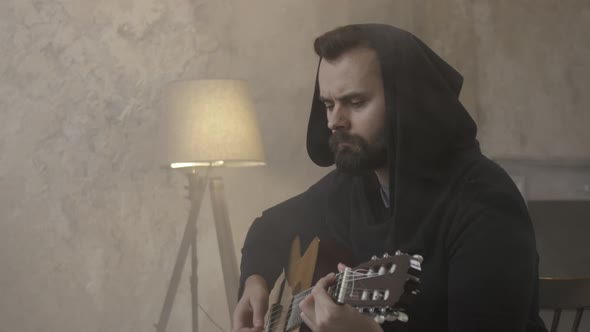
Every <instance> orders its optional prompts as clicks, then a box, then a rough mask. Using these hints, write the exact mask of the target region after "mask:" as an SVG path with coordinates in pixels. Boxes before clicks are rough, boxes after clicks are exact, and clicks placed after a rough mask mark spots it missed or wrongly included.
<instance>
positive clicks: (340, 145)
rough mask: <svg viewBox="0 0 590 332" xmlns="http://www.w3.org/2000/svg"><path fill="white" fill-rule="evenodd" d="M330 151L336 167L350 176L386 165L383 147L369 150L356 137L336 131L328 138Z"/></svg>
mask: <svg viewBox="0 0 590 332" xmlns="http://www.w3.org/2000/svg"><path fill="white" fill-rule="evenodd" d="M330 149H331V150H332V153H334V161H335V162H336V167H337V168H338V169H339V170H341V171H343V172H345V173H348V174H352V175H359V174H362V173H364V172H366V171H371V170H375V169H378V168H382V167H384V166H385V165H386V163H387V150H386V147H385V146H382V147H380V148H378V149H371V147H369V144H368V143H367V141H366V140H365V139H363V138H362V137H360V136H358V135H352V134H348V133H345V132H341V131H336V132H334V133H333V134H332V136H331V137H330Z"/></svg>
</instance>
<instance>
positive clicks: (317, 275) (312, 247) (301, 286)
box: [265, 236, 353, 332]
mask: <svg viewBox="0 0 590 332" xmlns="http://www.w3.org/2000/svg"><path fill="white" fill-rule="evenodd" d="M301 249H302V248H301V240H300V239H299V237H298V236H297V237H296V238H295V239H294V240H293V242H292V243H291V252H290V254H289V263H288V264H287V269H286V272H283V273H282V274H281V276H279V278H278V279H277V281H276V283H275V285H274V287H273V289H272V291H271V293H270V297H269V303H270V309H269V311H268V313H267V321H269V319H272V320H273V324H269V325H267V329H266V330H265V331H266V332H279V331H280V332H283V331H286V328H287V326H288V324H287V320H288V317H286V316H287V315H286V312H283V311H285V310H284V309H285V308H289V307H290V305H291V303H292V300H293V296H295V295H296V294H299V293H301V292H303V291H305V290H307V289H309V288H311V287H312V286H313V285H314V284H315V283H316V282H317V281H318V280H319V279H321V278H323V277H324V276H326V275H327V274H328V273H330V272H338V268H337V264H338V263H344V264H347V265H349V266H351V264H353V261H352V257H353V256H352V254H351V253H350V251H349V250H347V249H345V248H343V247H341V246H338V245H336V244H334V243H331V242H327V241H320V239H319V238H317V237H316V238H314V239H313V240H312V241H311V242H310V244H309V245H308V246H307V248H305V251H304V252H303V254H302V250H301ZM273 307H274V310H273ZM279 311H280V312H279ZM292 319H293V318H292ZM291 331H293V332H308V331H311V330H310V329H309V328H308V327H307V326H305V325H301V326H300V327H298V328H293V329H290V330H289V332H291Z"/></svg>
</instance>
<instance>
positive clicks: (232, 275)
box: [209, 177, 239, 317]
mask: <svg viewBox="0 0 590 332" xmlns="http://www.w3.org/2000/svg"><path fill="white" fill-rule="evenodd" d="M209 190H210V191H211V203H212V206H213V217H214V218H215V229H216V231H217V244H218V245H219V254H220V257H221V268H222V271H223V279H224V282H225V294H226V297H227V306H228V310H229V315H230V317H231V316H232V315H233V313H234V310H235V308H236V305H237V297H238V283H239V272H238V262H237V259H236V252H235V249H234V239H233V236H232V232H231V227H230V224H229V216H228V213H227V206H226V204H225V193H224V189H223V179H222V178H220V177H214V178H211V180H210V183H209Z"/></svg>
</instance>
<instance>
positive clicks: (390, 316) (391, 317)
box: [385, 314, 397, 322]
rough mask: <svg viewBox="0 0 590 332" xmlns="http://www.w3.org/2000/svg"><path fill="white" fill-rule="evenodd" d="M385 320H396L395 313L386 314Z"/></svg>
mask: <svg viewBox="0 0 590 332" xmlns="http://www.w3.org/2000/svg"><path fill="white" fill-rule="evenodd" d="M385 320H386V321H388V322H394V321H396V320H397V314H394V315H389V316H386V317H385Z"/></svg>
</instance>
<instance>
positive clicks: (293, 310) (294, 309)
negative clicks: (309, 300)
mask: <svg viewBox="0 0 590 332" xmlns="http://www.w3.org/2000/svg"><path fill="white" fill-rule="evenodd" d="M309 294H311V288H310V289H308V290H306V291H303V292H301V293H299V294H297V295H295V296H294V297H293V301H291V305H290V306H289V310H288V311H287V315H288V316H287V317H289V319H288V321H287V328H286V329H285V331H291V330H292V329H294V328H296V327H299V326H300V325H301V324H302V323H303V320H302V319H301V309H300V308H299V303H301V301H303V299H305V298H306V297H307V296H308V295H309Z"/></svg>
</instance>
